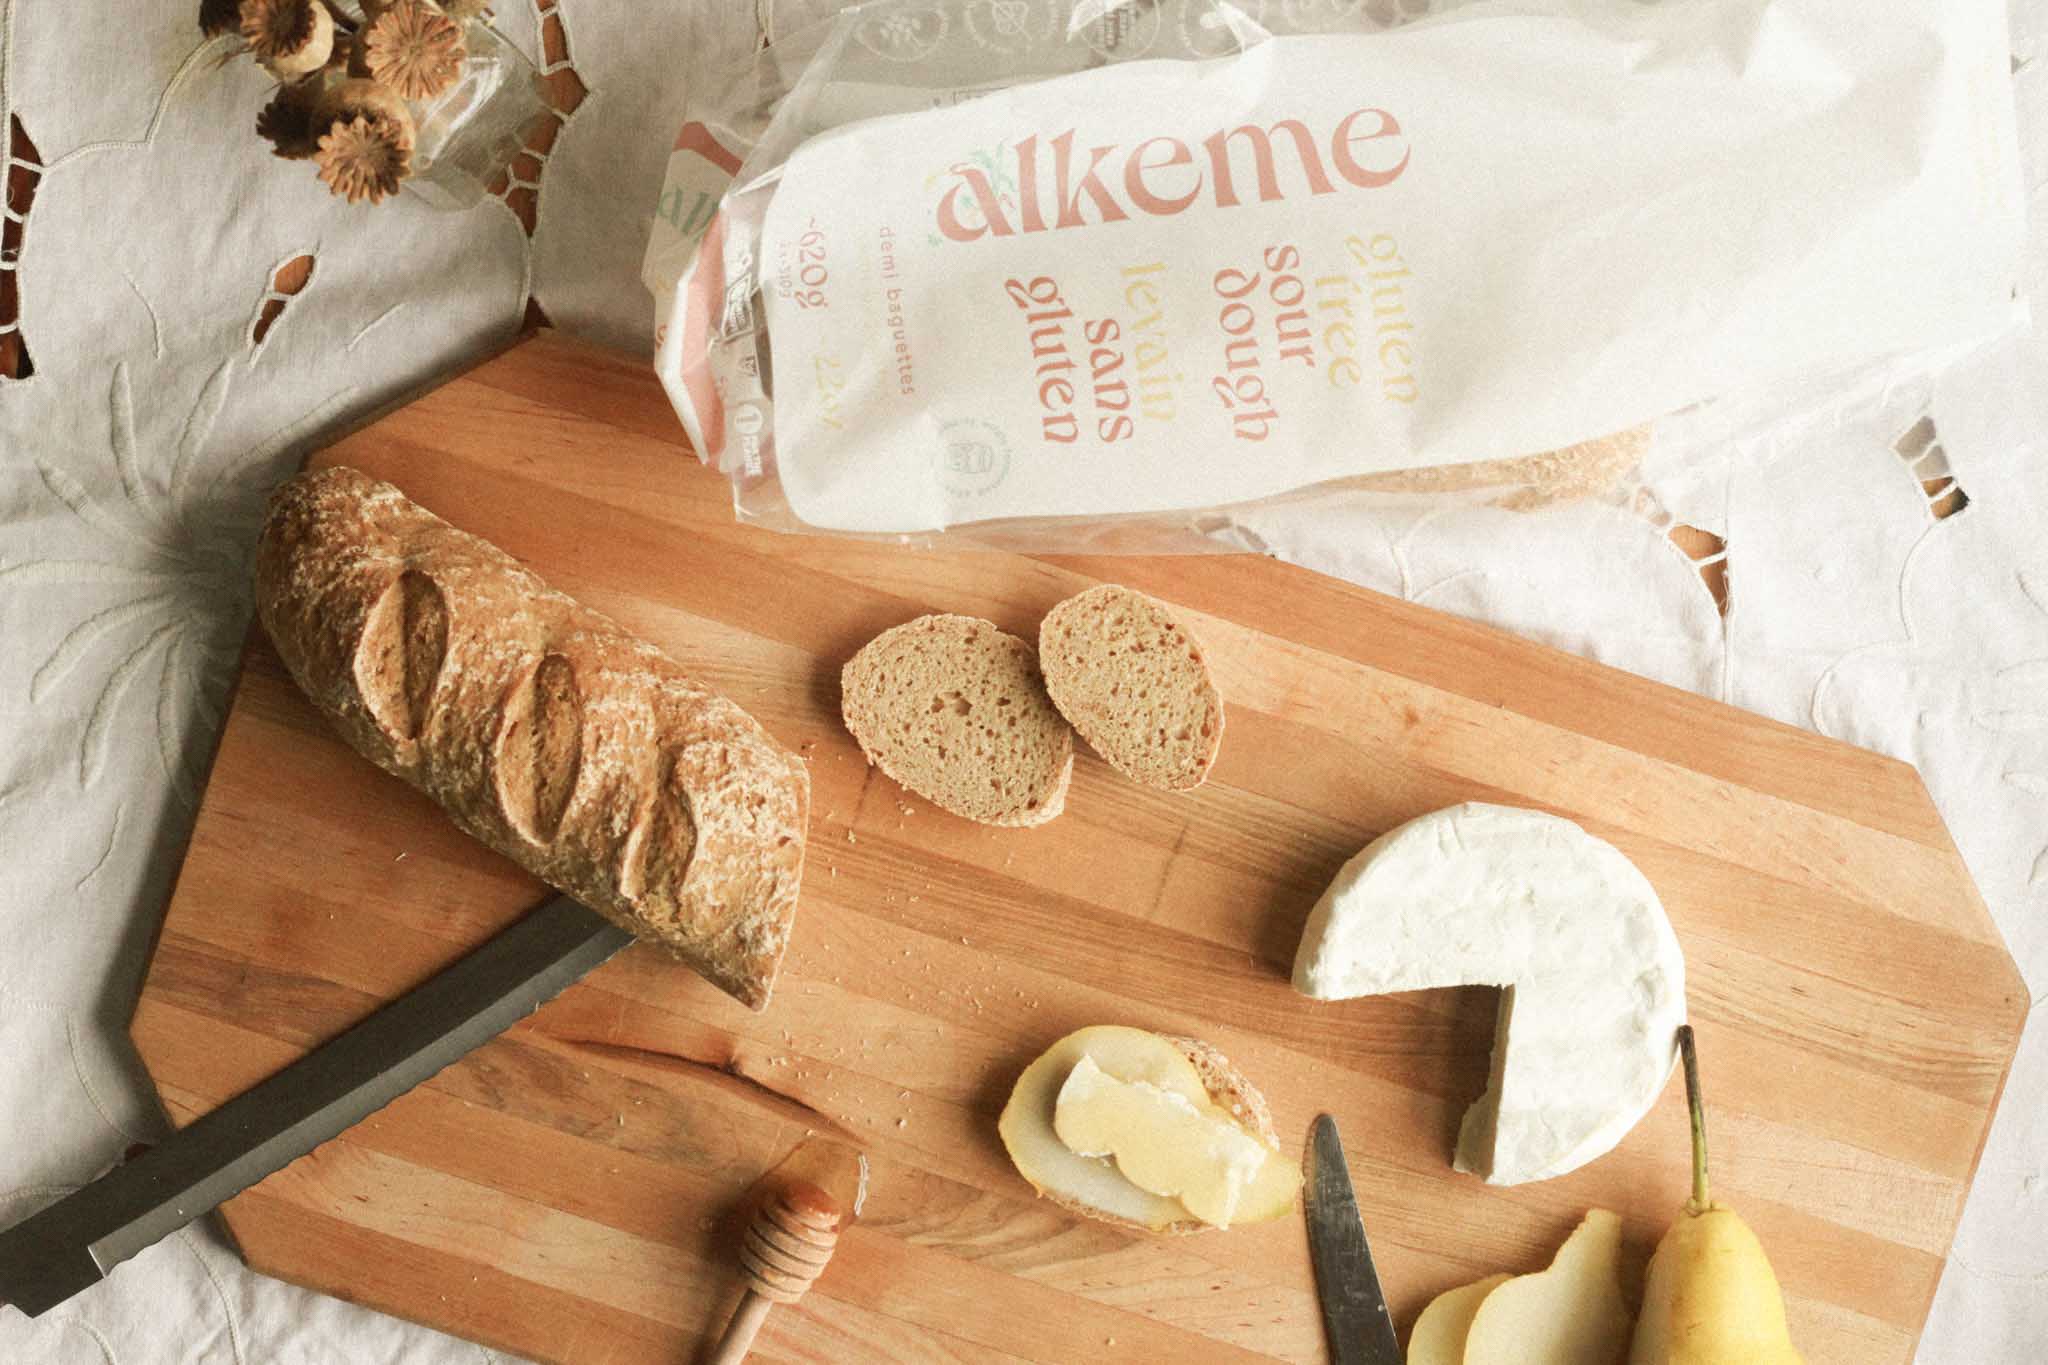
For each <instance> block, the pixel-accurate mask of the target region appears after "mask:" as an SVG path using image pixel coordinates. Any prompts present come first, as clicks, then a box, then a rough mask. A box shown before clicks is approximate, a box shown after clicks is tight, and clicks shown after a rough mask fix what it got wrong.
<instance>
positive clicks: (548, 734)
mask: <svg viewBox="0 0 2048 1365" xmlns="http://www.w3.org/2000/svg"><path fill="white" fill-rule="evenodd" d="M256 611H257V615H258V617H259V618H260V619H261V621H262V623H263V628H264V629H265V630H266V631H268V632H269V634H270V638H271V640H272V641H274V642H275V644H276V646H277V651H278V653H279V654H280V655H281V656H282V657H283V659H284V663H285V667H286V668H287V669H289V670H290V672H291V675H292V677H293V678H294V679H295V680H296V681H297V682H298V684H299V686H300V687H302V688H304V689H305V691H306V693H307V695H308V696H310V697H311V698H312V699H313V701H314V703H315V704H316V705H317V706H318V707H319V708H320V710H321V711H323V712H324V713H325V714H326V715H327V717H328V719H329V720H330V721H332V722H333V723H334V726H335V728H336V729H338V730H339V731H340V732H341V734H342V736H343V738H345V739H347V740H348V742H349V743H350V744H351V745H353V746H354V747H355V748H356V749H357V750H358V751H359V752H360V753H362V754H363V755H364V756H365V757H367V758H368V759H370V760H371V761H372V762H373V763H375V764H376V765H377V766H378V767H380V768H383V769H384V770H385V771H387V772H390V773H393V774H395V775H397V776H398V777H400V778H402V779H404V780H405V781H406V782H408V783H410V784H411V785H413V786H414V787H417V788H418V789H420V790H421V791H423V792H425V793H426V794H427V795H428V796H431V797H432V798H433V799H434V800H435V801H437V802H439V803H440V805H441V806H442V807H443V809H445V810H446V811H447V812H448V815H449V817H450V818H451V819H452V820H453V821H454V822H455V823H456V825H458V826H459V827H460V828H462V829H463V830H464V831H466V832H467V833H469V834H471V835H473V836H474V837H476V838H477V839H480V840H482V841H483V842H484V843H486V844H488V845H489V846H490V847H492V848H494V849H496V850H497V851H498V852H500V853H503V854H505V855H506V856H507V857H509V858H511V859H513V860H514V861H515V862H517V863H519V864H520V865H521V866H523V867H525V868H526V869H527V870H528V871H530V872H532V873H534V874H535V875H536V876H539V877H541V878H542V879H544V880H545V881H547V882H550V883H551V884H553V885H554V886H556V887H557V888H559V889H560V890H562V891H564V892H567V893H568V894H569V895H571V896H574V897H575V898H576V899H577V900H579V901H581V902H583V903H584V904H585V905H587V906H589V907H590V908H591V909H593V910H595V911H597V912H598V913H599V914H601V915H603V916H604V917H605V918H607V919H609V920H612V921H613V922H614V923H616V924H619V925H620V926H622V927H624V928H626V929H628V930H631V931H632V932H633V933H635V934H637V935H639V936H641V937H643V938H646V939H649V940H652V941H654V942H657V943H660V944H662V945H663V946H664V947H666V948H667V949H668V951H669V952H670V953H671V954H672V955H673V956H675V957H676V958H678V959H679V960H681V961H682V962H684V963H687V964H688V965H689V966H691V967H692V968H694V969H695V970H696V971H698V972H699V973H701V974H702V975H703V976H704V977H706V978H707V979H708V980H710V981H711V982H712V983H713V984H715V985H717V986H718V987H719V988H720V989H721V990H724V991H726V992H728V993H730V994H731V995H733V996H734V997H736V998H738V999H739V1000H740V1001H742V1002H744V1003H745V1004H747V1005H749V1006H751V1007H752V1008H754V1009H762V1008H764V1007H765V1006H766V1005H767V1003H768V999H769V996H770V993H771V991H772V989H773V986H774V982H775V973H776V970H777V968H778V967H779V965H780V963H781V960H782V954H783V950H784V948H785V947H786V946H787V945H788V942H789V933H790V926H791V923H792V921H793V920H794V918H795V914H796V897H797V886H798V883H799V881H800V880H801V878H802V876H803V860H804V830H805V824H806V820H807V818H808V814H809V805H810V780H809V775H808V774H807V773H806V771H805V770H804V767H803V765H802V763H801V762H800V761H799V760H798V759H797V758H796V757H795V756H794V755H792V754H790V753H789V752H788V751H787V750H785V749H783V748H781V747H780V746H779V745H777V744H776V743H775V741H774V740H773V739H771V738H770V737H769V736H768V734H767V732H765V731H764V730H762V728H761V727H760V726H759V725H758V724H756V723H755V721H754V720H753V718H752V717H750V716H748V715H747V713H746V712H744V711H742V710H741V709H740V708H739V707H738V706H735V705H734V704H733V703H732V702H730V701H728V700H726V699H725V698H724V697H721V696H719V695H717V694H716V693H714V692H711V691H710V690H708V689H706V688H705V687H704V686H702V685H701V684H699V683H697V682H695V681H694V680H692V679H691V677H690V676H689V675H688V674H687V673H686V672H684V670H683V669H682V667H681V666H680V665H679V664H677V663H676V662H675V661H674V660H672V659H670V658H669V657H668V656H667V655H665V654H663V653H662V652H661V651H660V650H658V649H657V648H655V647H654V646H653V645H651V644H649V643H647V642H646V641H644V640H640V639H638V638H636V637H634V636H632V635H630V634H628V633H627V632H626V631H624V630H622V629H620V628H619V627H618V626H617V625H615V624H614V623H613V622H612V621H610V620H609V619H608V618H606V617H604V616H602V615H600V614H599V613H597V612H595V611H592V610H590V609H589V608H587V607H584V606H581V605H579V604H577V603H576V602H574V601H572V600H571V599H569V598H568V597H565V596H563V595H562V594H561V593H559V592H556V591H554V590H552V589H551V588H549V587H548V586H547V585H546V584H545V583H543V582H542V581H541V580H540V579H539V578H538V577H537V576H535V575H534V574H533V573H531V572H530V571H528V570H527V569H525V568H523V567H521V566H520V564H519V563H518V562H517V561H516V560H514V559H513V558H512V557H511V556H510V555H507V554H505V553H504V552H503V551H501V550H499V549H498V548H496V547H495V546H493V545H491V544H489V543H487V542H485V541H483V540H480V539H478V538H477V537H475V536H472V535H468V534H465V533H464V532H461V531H458V530H456V529H455V528H454V527H452V526H450V525H448V523H446V522H444V521H442V520H441V519H440V518H439V517H436V516H434V515H433V514H432V513H431V512H428V511H426V510H425V509H424V508H421V507H418V506H416V505H415V504H413V503H411V502H409V501H407V500H406V498H405V496H404V495H403V494H402V493H400V492H399V491H398V490H397V489H396V488H394V487H392V486H391V485H390V484H387V483H382V482H380V481H378V480H376V479H373V478H371V477H369V476H368V475H366V474H363V473H361V472H359V471H357V470H353V469H347V468H333V469H323V470H318V471H313V472H308V473H305V474H301V475H299V476H298V477H297V478H294V479H291V480H289V481H288V482H286V483H285V484H284V485H283V486H282V487H281V488H279V489H278V491H277V493H276V494H275V496H273V498H272V499H271V503H270V511H269V515H268V517H267V518H266V520H265V522H264V527H263V535H262V539H261V541H260V542H259V544H258V547H257V556H256Z"/></svg>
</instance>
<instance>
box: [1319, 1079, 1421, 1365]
mask: <svg viewBox="0 0 2048 1365" xmlns="http://www.w3.org/2000/svg"><path fill="white" fill-rule="evenodd" d="M1303 1164H1304V1165H1306V1166H1307V1167H1308V1184H1307V1193H1306V1195H1305V1196H1304V1198H1303V1212H1304V1214H1305V1215H1306V1217H1307V1221H1308V1255H1309V1260H1310V1261H1311V1262H1312V1263H1313V1264H1314V1266H1315V1272H1316V1298H1317V1299H1318V1300H1319V1301H1320V1302H1321V1304H1322V1308H1323V1336H1324V1338H1325V1340H1326V1341H1327V1342H1328V1343H1329V1347H1330V1360H1331V1362H1332V1365H1401V1345H1400V1343H1399V1342H1398V1341H1396V1340H1395V1338H1394V1319H1393V1317H1392V1315H1391V1314H1389V1313H1388V1312H1387V1296H1386V1293H1385V1291H1384V1290H1382V1289H1381V1288H1380V1277H1379V1272H1378V1271H1376V1270H1374V1269H1373V1265H1372V1248H1371V1247H1370V1246H1368V1245H1367V1244H1366V1240H1365V1225H1364V1224H1363V1223H1361V1222H1359V1221H1358V1200H1357V1199H1356V1198H1355V1197H1354V1196H1353V1195H1352V1193H1351V1172H1350V1171H1349V1170H1348V1169H1347V1168H1346V1167H1345V1164H1344V1144H1343V1143H1341V1142H1340V1141H1338V1140H1337V1120H1335V1119H1333V1118H1331V1117H1330V1116H1329V1115H1328V1114H1319V1115H1317V1116H1316V1121H1315V1123H1314V1124H1312V1125H1311V1126H1310V1127H1309V1130H1308V1152H1307V1154H1306V1160H1305V1162H1304V1163H1303Z"/></svg>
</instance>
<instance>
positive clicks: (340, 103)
mask: <svg viewBox="0 0 2048 1365" xmlns="http://www.w3.org/2000/svg"><path fill="white" fill-rule="evenodd" d="M359 118H360V119H366V120H368V121H369V122H370V123H372V124H375V125H377V126H379V127H381V128H383V129H385V130H386V132H387V134H388V136H389V137H390V138H391V140H392V141H393V142H394V143H395V144H397V145H400V146H403V147H404V148H405V149H406V151H407V152H411V150H412V141H413V122H412V110H410V109H408V108H406V107H405V101H404V100H402V99H400V98H399V97H398V92H397V91H395V90H393V89H392V88H391V87H390V86H388V85H380V84H378V83H377V82H376V81H373V80H369V79H367V78H364V77H351V78H349V79H348V80H343V81H336V82H335V83H334V84H333V85H331V86H329V87H328V88H327V89H326V90H325V91H324V92H322V93H321V96H320V105H319V109H318V111H317V112H316V113H315V114H314V115H313V121H314V123H315V125H316V126H318V127H321V128H329V127H332V126H333V125H334V124H336V123H347V122H349V121H351V120H353V119H359Z"/></svg>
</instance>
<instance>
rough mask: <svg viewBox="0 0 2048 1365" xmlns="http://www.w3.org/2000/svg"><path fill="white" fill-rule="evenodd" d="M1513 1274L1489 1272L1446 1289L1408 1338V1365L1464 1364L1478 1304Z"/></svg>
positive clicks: (1419, 1319)
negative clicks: (1468, 1282) (1470, 1281)
mask: <svg viewBox="0 0 2048 1365" xmlns="http://www.w3.org/2000/svg"><path fill="white" fill-rule="evenodd" d="M1509 1278H1510V1277H1509V1276H1506V1275H1488V1276H1487V1277H1486V1278H1485V1279H1483V1280H1478V1281H1475V1282H1474V1283H1472V1284H1467V1285H1460V1286H1459V1287H1458V1288H1456V1289H1446V1290H1445V1291H1444V1292H1443V1293H1441V1294H1439V1295H1437V1296H1436V1297H1435V1298H1433V1299H1431V1300H1430V1301H1429V1307H1427V1308H1425V1309H1423V1310H1422V1316H1421V1317H1419V1318H1417V1319H1416V1320H1415V1330H1414V1331H1413V1332H1412V1333H1411V1334H1410V1335H1409V1337H1408V1365H1465V1341H1466V1339H1467V1338H1468V1337H1470V1336H1471V1335H1472V1319H1474V1318H1476V1317H1478V1316H1479V1303H1480V1300H1482V1299H1484V1298H1485V1297H1486V1296H1487V1295H1488V1294H1491V1293H1492V1292H1493V1291H1494V1290H1495V1289H1497V1288H1499V1287H1500V1286H1501V1285H1503V1284H1506V1283H1507V1282H1508V1279H1509Z"/></svg>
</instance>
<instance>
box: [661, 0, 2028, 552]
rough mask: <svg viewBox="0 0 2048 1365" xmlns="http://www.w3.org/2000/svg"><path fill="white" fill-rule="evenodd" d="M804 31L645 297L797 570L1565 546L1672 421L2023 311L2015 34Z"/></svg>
mask: <svg viewBox="0 0 2048 1365" xmlns="http://www.w3.org/2000/svg"><path fill="white" fill-rule="evenodd" d="M1304 30H1314V31H1304ZM774 36H775V40H774V41H772V42H769V43H767V45H766V46H765V47H764V48H763V49H762V50H761V51H760V52H759V54H758V55H757V56H755V57H754V58H752V59H751V60H749V61H747V62H744V63H740V64H738V65H736V66H734V67H733V68H731V69H729V70H728V71H727V72H725V73H724V74H723V75H722V76H720V77H718V78H715V79H711V80H708V81H706V82H705V89H704V95H705V99H704V102H703V103H702V104H701V105H700V104H699V102H698V100H697V98H696V95H695V94H694V93H693V96H692V111H693V117H692V120H691V122H690V123H689V124H688V126H686V127H685V128H684V130H683V132H682V135H681V137H680V138H679V139H678V143H677V152H676V154H675V156H674V158H672V162H671V171H670V177H669V183H668V185H666V186H665V187H664V191H663V194H664V198H663V204H662V213H661V215H660V220H659V222H658V223H657V227H656V232H655V237H654V240H653V242H652V243H651V244H650V250H649V257H648V269H647V277H648V283H649V285H650V287H651V288H653V289H654V291H655V294H656V298H657V315H658V324H659V333H658V335H659V340H658V345H657V354H656V368H657V370H658V372H659V373H660V375H661V378H662V380H663V382H664V384H665V385H666V387H667V390H668V392H669V394H670V396H671V398H672V399H673V401H674V403H675V406H676V410H677V412H678V414H679V415H680V416H681V418H682V421H683V423H684V425H685V427H686V429H687V431H688V433H689V436H690V438H691V441H692V443H693V445H694V446H695V448H696V450H697V451H698V452H700V456H701V458H703V459H705V460H707V461H712V462H715V463H716V465H717V467H718V468H719V469H721V470H722V471H723V472H725V473H726V474H727V475H728V476H729V477H730V479H731V481H732V485H733V489H734V498H735V506H736V508H737V511H738V514H739V516H740V517H741V519H742V520H745V521H749V522H754V523H757V524H761V525H766V526H770V527H775V528H778V529H783V530H791V531H817V532H832V533H841V534H858V535H868V536H886V537H890V538H897V539H902V540H906V541H911V542H917V543H929V542H934V541H938V540H940V539H943V540H944V541H945V542H946V543H976V544H989V545H1000V546H1005V547H1010V548H1025V549H1034V550H1041V551H1063V550H1068V551H1073V550H1103V549H1130V550H1139V551H1148V550H1160V549H1169V548H1172V549H1180V548H1188V547H1189V546H1188V540H1189V537H1190V534H1191V533H1192V534H1194V535H1202V534H1209V535H1211V536H1214V534H1215V533H1217V532H1218V531H1227V530H1228V529H1229V528H1230V527H1231V526H1232V525H1233V524H1234V521H1235V518H1237V517H1238V516H1240V515H1242V514H1243V512H1244V511H1245V510H1246V509H1248V508H1260V507H1265V506H1271V505H1275V504H1276V503H1286V502H1300V501H1303V500H1308V501H1313V500H1316V499H1318V498H1323V497H1328V496H1333V495H1338V494H1341V495H1342V496H1344V497H1346V498H1347V499H1355V498H1357V497H1358V496H1360V495H1361V494H1363V495H1370V496H1379V497H1385V498H1387V499H1390V500H1395V501H1408V502H1413V501H1414V500H1418V499H1424V500H1432V501H1446V502H1456V501H1458V500H1461V499H1463V500H1478V501H1485V502H1490V503H1495V504H1500V505H1506V506H1510V507H1525V508H1534V507H1538V506H1541V505H1544V504H1545V503H1548V502H1553V501H1557V500H1561V499H1569V498H1576V497H1585V496H1592V495H1597V494H1600V493H1602V492H1604V491H1605V490H1607V489H1609V488H1611V487H1612V486H1614V485H1615V484H1616V483H1617V482H1619V481H1621V480H1623V479H1624V478H1625V477H1626V476H1627V475H1628V474H1629V472H1630V470H1631V469H1633V468H1634V467H1635V465H1636V464H1637V463H1638V462H1639V461H1641V460H1642V459H1643V458H1644V456H1645V454H1646V453H1647V452H1648V451H1650V449H1651V448H1652V444H1653V442H1654V441H1655V440H1656V439H1657V436H1656V433H1657V430H1658V424H1659V422H1660V419H1665V418H1667V417H1669V416H1670V415H1672V414H1679V413H1685V412H1688V411H1693V410H1697V409H1698V408H1699V407H1700V406H1701V405H1703V404H1708V403H1710V402H1712V401H1713V400H1716V399H1718V398H1722V397H1724V396H1727V395H1744V396H1745V401H1747V402H1750V403H1752V404H1753V403H1754V401H1755V396H1756V395H1757V394H1760V393H1761V394H1766V395H1768V394H1770V393H1771V392H1773V391H1774V390H1776V389H1779V388H1782V389H1783V390H1784V391H1785V392H1787V393H1792V392H1795V391H1796V392H1800V393H1809V392H1811V391H1812V389H1813V385H1812V384H1811V383H1801V382H1799V381H1802V380H1808V379H1810V378H1811V377H1812V376H1814V375H1818V374H1831V373H1836V372H1846V373H1854V372H1855V371H1856V370H1857V369H1858V367H1862V366H1884V367H1896V366H1897V365H1898V364H1899V363H1900V358H1901V357H1907V358H1909V360H1910V358H1911V357H1916V356H1933V355H1935V354H1937V353H1939V352H1940V350H1941V349H1942V348H1945V347H1955V346H1957V345H1959V344H1962V343H1965V342H1967V341H1968V340H1969V339H1971V338H1975V337H1981V336H1985V335H1988V334H1992V333H1996V332H1999V331H2001V330H2005V329H2008V328H2010V326H2011V325H2012V323H2013V320H2014V317H2015V313H2016V308H2017V305H2016V299H2017V288H2016V281H2017V280H2018V278H2019V270H2020V251H2021V242H2022V233H2023V205H2022V193H2021V184H2020V175H2019V167H2018V158H2017V151H2016V146H2015V131H2014V118H2013V107H2012V100H2011V93H2010V89H2009V84H2008V80H2007V61H2008V48H2007V39H2006V19H2005V11H2004V6H2003V5H2002V3H1999V0H1946V2H1945V3H1941V4H1934V3H1911V4H1900V5H1889V6H1883V7H1878V8H1875V9H1873V8H1872V7H1870V6H1868V5H1866V4H1864V3H1861V0H1665V2H1664V3H1653V4H1644V3H1640V0H1474V2H1473V3H1462V4H1449V5H1446V4H1442V3H1439V4H1438V5H1437V6H1436V7H1435V9H1434V10H1433V11H1432V12H1430V13H1428V14H1427V15H1424V16H1422V17H1419V18H1412V19H1411V18H1409V16H1407V15H1406V14H1404V13H1401V12H1394V11H1389V10H1385V9H1382V8H1381V7H1379V6H1377V5H1373V4H1351V3H1345V2H1344V0H1320V3H1319V2H1318V0H1296V2H1295V3H1281V2H1280V0H1269V2H1268V3H1264V4H1252V3H1240V4H1229V3H1223V0H1167V2H1165V3H1150V2H1149V0H1128V2H1120V0H1014V3H1010V4H1007V5H997V4H993V3H991V2H990V0H879V2H878V3H871V4H865V5H860V6H856V7H854V8H852V9H850V10H847V11H845V12H843V13H840V14H838V15H836V16H834V17H830V18H828V19H826V20H825V21H824V22H822V23H820V24H815V25H811V26H807V27H804V28H802V29H800V30H798V31H796V32H794V33H790V34H788V35H786V36H784V35H781V34H777V35H774ZM1693 426H1694V427H1695V428H1696V427H1697V426H1698V424H1697V423H1694V424H1693ZM1226 539H1227V537H1226Z"/></svg>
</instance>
